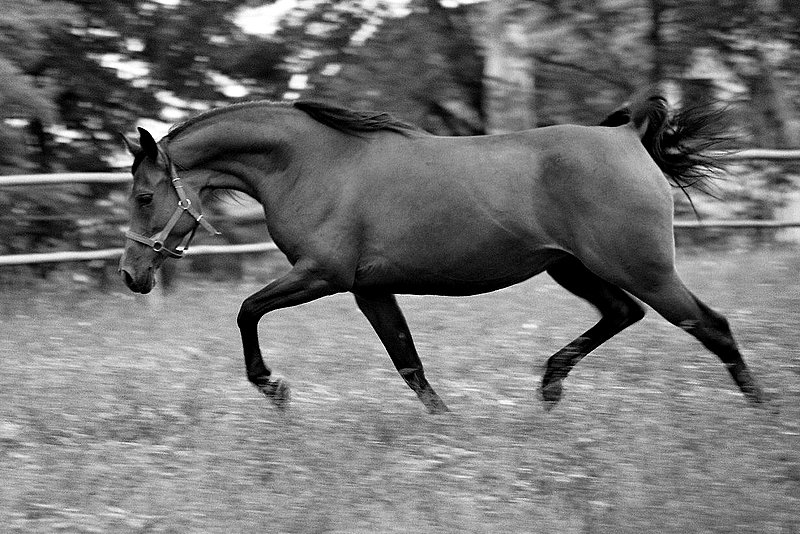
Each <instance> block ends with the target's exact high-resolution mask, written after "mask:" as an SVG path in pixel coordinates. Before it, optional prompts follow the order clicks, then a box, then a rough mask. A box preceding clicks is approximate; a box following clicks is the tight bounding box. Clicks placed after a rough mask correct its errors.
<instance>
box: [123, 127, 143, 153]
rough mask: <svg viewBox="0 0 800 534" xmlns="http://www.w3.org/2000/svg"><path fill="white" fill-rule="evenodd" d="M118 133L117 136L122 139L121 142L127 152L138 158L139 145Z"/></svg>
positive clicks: (140, 150)
mask: <svg viewBox="0 0 800 534" xmlns="http://www.w3.org/2000/svg"><path fill="white" fill-rule="evenodd" d="M118 133H119V136H120V137H121V138H122V142H123V143H125V146H126V147H127V149H128V152H130V153H131V155H132V156H133V157H136V156H138V155H139V154H141V153H142V147H141V146H140V145H139V143H137V142H136V141H134V140H133V139H131V138H129V137H128V136H127V135H125V134H124V133H122V132H118Z"/></svg>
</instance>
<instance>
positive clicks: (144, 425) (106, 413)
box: [0, 251, 800, 533]
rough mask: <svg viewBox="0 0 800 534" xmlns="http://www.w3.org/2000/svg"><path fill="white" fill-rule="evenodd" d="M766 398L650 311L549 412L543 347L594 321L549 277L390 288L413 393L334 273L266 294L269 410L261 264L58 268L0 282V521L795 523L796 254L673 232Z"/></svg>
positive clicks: (688, 272) (25, 528)
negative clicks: (291, 296)
mask: <svg viewBox="0 0 800 534" xmlns="http://www.w3.org/2000/svg"><path fill="white" fill-rule="evenodd" d="M679 266H680V270H681V271H682V273H683V274H684V276H685V278H686V280H687V282H688V284H689V285H690V286H691V287H693V288H694V289H696V292H697V293H698V294H699V295H700V296H701V297H702V298H704V299H705V300H706V301H707V302H708V303H709V304H711V305H712V306H714V307H715V308H717V309H719V310H721V311H723V312H724V313H725V314H726V315H727V316H728V317H729V319H730V320H731V323H732V326H733V328H734V331H735V332H736V333H737V335H738V338H739V341H740V344H741V345H742V347H743V348H744V352H745V356H746V358H748V360H749V362H750V363H751V366H752V367H753V369H754V372H755V373H756V374H757V375H758V376H759V377H760V378H761V380H762V382H763V383H764V385H765V386H766V387H767V389H769V390H770V391H771V392H773V393H774V394H775V395H776V397H777V400H776V402H775V405H774V406H772V407H770V408H753V407H751V406H749V405H747V404H746V403H745V401H744V399H743V398H742V396H741V395H740V394H739V393H738V391H737V390H736V389H735V387H734V386H733V384H732V382H731V381H730V379H729V378H728V376H727V374H726V373H725V371H724V369H723V367H722V365H721V364H720V363H719V362H718V361H717V360H716V358H715V357H713V356H712V355H710V354H708V353H706V352H705V351H704V349H702V348H701V347H700V346H699V344H698V343H696V342H695V341H694V340H693V339H692V338H690V337H688V336H687V335H685V334H684V333H682V332H681V331H680V330H678V329H676V328H674V327H672V326H670V325H668V324H667V323H666V322H664V321H663V320H661V319H660V318H658V317H657V316H655V314H653V313H650V314H649V315H648V317H647V318H646V319H645V320H644V321H643V322H642V323H640V324H639V325H637V326H635V327H633V328H632V329H630V330H629V331H627V332H625V333H623V334H622V335H620V336H618V337H617V338H615V339H614V340H612V341H611V342H609V343H608V344H607V345H605V346H604V347H601V349H599V350H598V351H596V353H595V354H593V355H592V356H590V357H589V358H587V359H586V360H584V362H582V363H581V364H580V365H579V367H578V368H577V369H576V370H575V372H574V373H573V374H572V375H571V376H570V378H569V379H568V381H567V383H566V391H565V393H566V398H565V400H564V401H563V402H562V404H561V405H560V406H558V407H557V408H556V409H555V410H554V411H552V412H550V413H547V412H545V411H544V410H543V408H542V406H541V403H540V402H539V400H538V399H537V397H536V386H537V383H538V380H539V378H540V375H541V366H542V364H543V363H544V361H545V358H546V357H547V356H548V355H549V354H550V353H552V352H554V351H555V350H557V349H558V348H560V347H561V346H562V345H564V344H565V343H567V342H568V341H569V340H570V339H571V338H573V337H575V336H577V335H578V334H580V333H581V332H582V331H583V330H584V329H585V328H586V327H588V326H589V325H590V324H591V322H592V321H593V320H594V314H593V312H592V311H591V310H590V309H589V308H588V307H587V306H586V305H584V304H583V303H581V302H579V301H578V300H576V299H574V298H573V297H571V296H569V295H568V294H567V293H565V292H564V291H563V290H561V289H560V288H558V287H557V286H555V285H554V284H553V283H552V282H550V281H549V280H548V279H546V278H538V279H534V280H533V281H531V282H528V283H526V284H522V285H520V286H516V287H514V288H510V289H508V290H504V291H501V292H497V293H493V294H489V295H484V296H480V297H472V298H464V299H455V298H423V297H401V305H402V306H403V308H404V309H405V311H406V315H407V316H408V319H409V323H410V324H411V328H412V331H413V332H414V333H415V337H416V341H417V345H418V347H419V349H420V352H421V353H422V354H423V361H424V362H425V363H426V366H427V374H428V377H429V379H430V380H431V382H432V383H433V385H434V387H436V388H437V390H438V391H439V393H440V394H441V395H442V397H443V398H444V399H445V400H446V401H447V402H448V403H449V405H450V407H451V409H453V411H454V413H453V414H452V415H448V416H444V417H432V416H429V415H427V414H426V413H425V412H424V410H423V409H422V405H421V404H420V403H419V402H418V401H417V400H416V398H415V397H414V395H413V394H412V393H411V392H410V390H407V389H406V387H405V385H404V384H403V383H402V380H401V379H400V378H399V377H398V376H397V375H396V373H395V371H394V370H393V368H392V365H391V362H390V361H389V359H388V357H387V356H386V355H385V354H384V352H383V349H382V348H381V346H380V345H379V342H378V341H377V338H376V336H375V335H374V334H373V333H372V332H371V331H370V330H369V327H368V325H367V323H366V320H365V319H364V318H363V317H361V316H360V315H359V313H358V311H357V310H356V308H355V306H354V304H353V302H352V299H351V298H350V297H349V296H344V295H343V296H337V297H331V298H328V299H324V300H322V301H318V302H316V303H312V304H308V305H305V306H302V307H300V308H296V309H291V310H284V311H279V312H275V313H274V314H272V315H271V316H269V317H267V318H265V320H264V321H263V322H262V332H261V337H262V341H263V343H264V345H265V347H267V348H266V350H265V354H266V357H267V359H268V361H269V363H270V364H271V365H272V366H273V368H274V369H275V370H276V372H277V373H279V374H280V375H282V376H284V377H286V378H287V379H288V380H289V382H290V384H291V385H292V388H293V404H292V406H291V408H290V409H289V410H288V411H286V412H279V411H277V410H276V409H274V408H273V407H272V406H271V405H270V404H269V403H268V402H267V401H266V400H265V399H263V398H261V397H259V395H258V394H257V392H256V391H255V390H254V389H253V388H251V387H250V386H249V385H248V383H247V381H246V380H245V378H244V371H243V364H242V361H241V355H240V348H239V341H238V333H237V331H236V325H235V316H236V311H237V309H238V305H239V302H240V301H241V300H242V299H243V298H244V297H245V296H246V295H247V294H248V293H249V292H251V291H253V290H255V289H256V288H257V286H256V285H253V284H249V285H233V284H225V283H210V282H197V283H189V282H186V281H184V283H183V284H182V285H181V286H180V287H179V288H178V289H177V290H176V292H175V293H174V294H173V295H172V296H170V297H169V298H168V299H167V300H165V301H164V302H162V303H160V304H148V303H147V299H146V297H133V296H132V295H128V294H126V293H122V292H120V293H118V294H112V295H97V294H93V293H87V292H81V291H75V290H69V291H68V290H64V289H61V288H59V287H58V286H57V285H56V284H52V283H50V284H44V285H42V286H38V287H36V288H25V287H16V288H6V289H4V292H3V294H2V296H1V297H0V304H2V306H3V308H2V314H1V315H0V318H1V319H2V323H0V335H1V336H2V340H3V342H2V360H1V362H2V370H1V371H0V481H2V483H0V525H3V529H7V530H8V531H10V532H59V531H61V532H103V533H105V532H251V531H256V530H258V531H266V532H303V533H304V532H410V531H421V532H454V533H462V532H558V533H571V532H622V533H625V532H631V533H638V532H668V533H669V532H675V533H683V532H719V533H723V532H724V533H728V532H759V533H762V532H774V533H793V532H800V512H798V510H800V340H799V339H798V337H797V332H798V330H799V328H798V327H800V316H798V313H797V312H798V310H799V309H800V279H798V266H800V261H798V260H797V259H795V255H794V254H790V253H776V252H774V251H762V252H749V253H719V254H714V255H710V254H706V255H703V256H691V255H683V256H682V257H681V258H680V262H679Z"/></svg>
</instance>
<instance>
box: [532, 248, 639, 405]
mask: <svg viewBox="0 0 800 534" xmlns="http://www.w3.org/2000/svg"><path fill="white" fill-rule="evenodd" d="M547 273H548V274H549V275H550V276H551V277H552V278H553V279H554V280H555V281H556V282H558V283H559V284H560V285H561V286H563V287H564V288H565V289H567V290H568V291H570V292H572V293H574V294H575V295H577V296H579V297H581V298H583V299H585V300H587V301H588V302H589V303H591V304H592V305H593V306H595V307H596V308H597V309H598V311H599V312H600V314H601V318H600V321H598V323H597V324H596V325H594V326H593V327H592V328H590V329H589V330H587V331H586V332H585V333H584V334H583V335H582V336H580V337H578V338H577V339H575V340H574V341H573V342H572V343H570V344H569V345H567V346H566V347H564V348H563V349H561V350H560V351H558V352H557V353H555V354H554V355H552V356H551V357H550V359H548V360H547V369H546V370H545V373H544V377H543V378H542V389H541V393H542V398H543V400H544V401H545V402H546V406H547V407H548V409H549V408H552V407H553V406H554V405H555V404H556V403H557V402H558V401H559V400H560V399H561V389H562V387H561V383H562V381H563V380H564V378H566V376H567V374H568V373H569V372H570V370H572V368H573V367H574V366H575V365H576V364H577V363H578V362H579V361H581V359H583V357H584V356H586V355H587V354H589V353H590V352H592V351H593V350H594V349H596V348H597V347H599V346H600V345H601V344H603V343H605V342H606V341H608V340H609V339H611V338H612V337H613V336H615V335H616V334H618V333H619V332H621V331H622V330H623V329H625V328H627V327H628V326H630V325H632V324H633V323H635V322H637V321H638V320H640V319H641V318H642V317H644V309H643V308H642V306H641V305H640V304H639V303H638V302H636V301H635V300H634V299H632V298H631V297H630V296H629V295H628V294H627V293H626V292H625V291H623V290H622V289H620V288H618V287H617V286H615V285H613V284H611V283H609V282H606V281H605V280H603V279H601V278H599V277H598V276H596V275H595V274H593V273H592V272H591V271H589V270H588V269H587V268H586V267H584V265H583V264H582V263H581V262H580V261H578V260H577V259H576V258H575V257H572V256H570V257H567V258H564V259H562V260H559V261H558V262H556V263H555V264H553V265H551V266H550V267H549V268H548V269H547Z"/></svg>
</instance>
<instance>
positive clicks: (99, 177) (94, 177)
mask: <svg viewBox="0 0 800 534" xmlns="http://www.w3.org/2000/svg"><path fill="white" fill-rule="evenodd" d="M719 157H720V159H723V160H726V161H753V160H761V161H800V149H797V150H774V149H761V148H753V149H748V150H741V151H738V152H733V153H726V154H719ZM131 178H132V177H131V175H130V173H127V172H94V173H77V172H74V173H61V174H25V175H11V176H0V187H5V186H38V185H56V184H71V183H104V184H124V183H127V182H130V181H131ZM674 226H675V228H699V229H712V228H800V221H764V220H732V221H726V220H707V221H698V220H677V221H675V224H674ZM274 250H277V246H275V244H274V243H272V242H266V243H247V244H241V245H197V246H195V247H192V248H191V249H190V250H188V251H187V252H186V254H187V256H188V255H191V256H200V255H210V254H252V253H258V252H271V251H274ZM121 255H122V249H121V248H111V249H103V250H81V251H61V252H44V253H33V254H11V255H6V256H0V266H4V265H29V264H41V263H57V262H74V261H91V260H111V259H116V258H118V257H120V256H121Z"/></svg>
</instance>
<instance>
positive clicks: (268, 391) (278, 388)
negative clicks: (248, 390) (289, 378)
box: [256, 378, 290, 408]
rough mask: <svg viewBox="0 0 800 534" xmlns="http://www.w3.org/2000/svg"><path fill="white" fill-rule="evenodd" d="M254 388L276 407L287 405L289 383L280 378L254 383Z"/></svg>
mask: <svg viewBox="0 0 800 534" xmlns="http://www.w3.org/2000/svg"><path fill="white" fill-rule="evenodd" d="M256 388H258V390H259V391H260V392H261V393H263V394H264V396H265V397H267V398H268V399H269V400H271V401H272V403H273V404H274V405H275V406H277V407H278V408H286V407H287V406H288V405H289V398H290V391H289V384H287V383H286V381H285V380H283V379H282V378H276V379H275V380H271V379H267V380H265V381H264V382H263V383H261V384H256Z"/></svg>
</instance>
